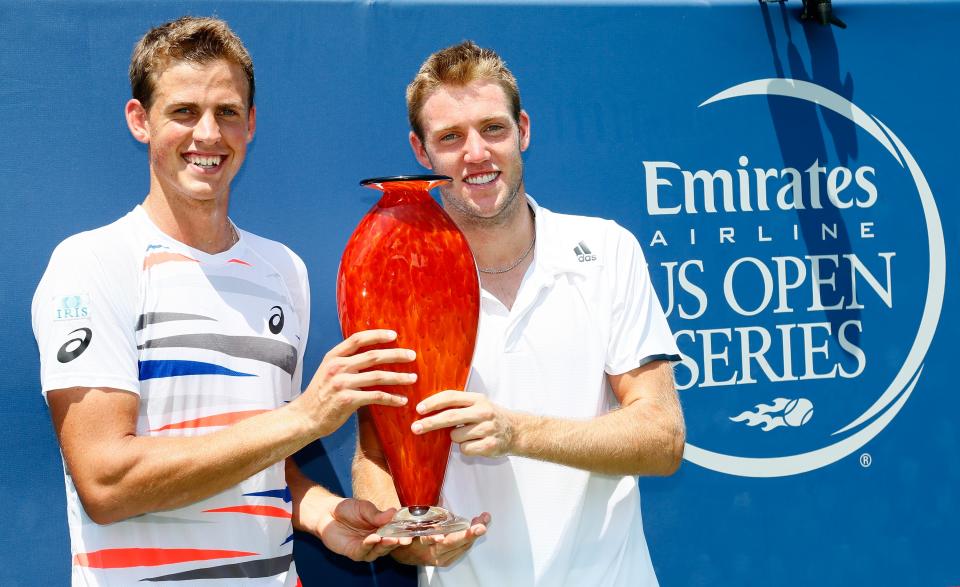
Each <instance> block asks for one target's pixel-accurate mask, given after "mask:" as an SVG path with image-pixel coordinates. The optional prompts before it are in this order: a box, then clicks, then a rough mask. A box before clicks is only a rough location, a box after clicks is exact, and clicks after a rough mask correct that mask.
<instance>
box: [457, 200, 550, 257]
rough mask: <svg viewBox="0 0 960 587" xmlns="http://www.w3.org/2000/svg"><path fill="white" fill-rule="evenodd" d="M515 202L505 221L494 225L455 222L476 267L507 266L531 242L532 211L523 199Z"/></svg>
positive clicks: (532, 227) (532, 229)
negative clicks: (468, 245) (461, 232)
mask: <svg viewBox="0 0 960 587" xmlns="http://www.w3.org/2000/svg"><path fill="white" fill-rule="evenodd" d="M517 200H518V202H517V206H516V208H515V210H514V211H513V212H512V213H511V214H510V215H509V217H508V219H507V220H506V221H505V222H502V223H499V224H496V225H493V226H487V225H479V224H472V223H470V224H467V223H463V224H461V223H458V224H459V226H460V229H461V230H462V231H463V234H464V236H466V237H467V242H468V243H469V244H470V249H471V250H472V251H473V256H474V258H475V259H476V260H477V265H478V266H479V267H481V268H494V269H495V268H503V267H508V266H510V264H511V263H512V262H514V261H515V260H516V259H517V258H518V257H520V256H521V255H522V254H523V252H524V251H526V250H527V248H528V247H529V246H530V243H531V242H532V241H533V235H534V221H533V212H532V211H531V209H530V206H529V205H528V204H527V199H526V197H523V196H521V197H520V198H518V199H517Z"/></svg>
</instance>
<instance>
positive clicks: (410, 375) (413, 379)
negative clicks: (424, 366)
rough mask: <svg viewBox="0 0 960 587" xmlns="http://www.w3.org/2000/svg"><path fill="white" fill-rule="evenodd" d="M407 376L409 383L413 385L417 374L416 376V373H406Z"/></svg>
mask: <svg viewBox="0 0 960 587" xmlns="http://www.w3.org/2000/svg"><path fill="white" fill-rule="evenodd" d="M407 375H408V376H409V377H408V379H410V383H413V382H414V381H416V380H417V374H416V373H408V374H407Z"/></svg>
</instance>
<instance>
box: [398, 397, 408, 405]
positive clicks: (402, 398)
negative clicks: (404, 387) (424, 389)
mask: <svg viewBox="0 0 960 587" xmlns="http://www.w3.org/2000/svg"><path fill="white" fill-rule="evenodd" d="M400 405H401V406H405V405H407V396H405V395H401V396H400Z"/></svg>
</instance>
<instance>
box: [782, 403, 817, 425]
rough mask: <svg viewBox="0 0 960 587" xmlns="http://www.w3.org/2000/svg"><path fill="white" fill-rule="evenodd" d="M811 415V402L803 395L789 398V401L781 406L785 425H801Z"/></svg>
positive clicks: (807, 420) (808, 419)
mask: <svg viewBox="0 0 960 587" xmlns="http://www.w3.org/2000/svg"><path fill="white" fill-rule="evenodd" d="M812 417H813V403H812V402H811V401H810V400H808V399H806V398H803V397H801V398H800V399H795V400H790V403H788V404H787V405H786V407H784V408H783V421H784V422H786V423H787V426H803V425H804V424H806V423H807V422H809V421H810V418H812Z"/></svg>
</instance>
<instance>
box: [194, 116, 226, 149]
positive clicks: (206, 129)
mask: <svg viewBox="0 0 960 587" xmlns="http://www.w3.org/2000/svg"><path fill="white" fill-rule="evenodd" d="M193 138H194V139H196V140H197V141H200V142H203V143H217V142H219V141H220V123H219V122H217V115H216V114H215V113H214V112H212V111H207V112H204V113H203V115H202V116H201V117H200V120H198V121H197V125H196V126H195V127H194V128H193Z"/></svg>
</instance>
